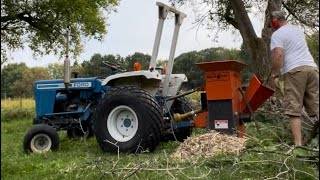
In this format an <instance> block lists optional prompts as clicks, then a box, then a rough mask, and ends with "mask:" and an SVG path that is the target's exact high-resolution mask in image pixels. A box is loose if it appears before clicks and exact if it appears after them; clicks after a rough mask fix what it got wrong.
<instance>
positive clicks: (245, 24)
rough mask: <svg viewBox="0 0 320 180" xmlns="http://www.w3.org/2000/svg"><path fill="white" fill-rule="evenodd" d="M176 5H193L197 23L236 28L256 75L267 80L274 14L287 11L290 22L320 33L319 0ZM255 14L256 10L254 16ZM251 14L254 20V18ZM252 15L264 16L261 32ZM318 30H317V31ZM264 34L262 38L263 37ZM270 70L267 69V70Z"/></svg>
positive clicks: (202, 0) (197, 0) (201, 0)
mask: <svg viewBox="0 0 320 180" xmlns="http://www.w3.org/2000/svg"><path fill="white" fill-rule="evenodd" d="M171 1H172V3H173V5H176V6H179V5H185V6H190V5H191V6H193V9H194V11H195V14H196V19H195V22H196V24H198V25H206V26H207V28H209V29H212V30H216V32H219V31H220V30H230V29H233V30H235V31H236V32H239V33H240V35H241V37H242V40H243V45H244V47H245V48H246V49H247V51H248V54H249V55H250V57H251V60H252V62H251V63H250V64H252V65H253V67H254V70H255V73H256V74H258V75H259V76H260V77H265V76H266V75H268V72H269V71H270V50H269V49H270V48H269V44H270V36H271V29H270V28H269V24H270V23H269V22H270V13H271V12H272V11H275V10H284V11H286V12H287V15H288V16H287V17H288V19H289V20H290V23H297V24H299V25H301V26H302V27H304V28H305V30H306V33H313V32H314V31H318V27H319V18H318V17H319V3H318V1H316V0H308V1H304V0H284V1H282V0H246V1H244V0H191V1H190V0H171ZM253 11H256V14H254V12H253ZM249 15H251V18H250V16H249ZM252 16H260V17H261V20H262V21H263V22H264V23H263V28H262V31H261V33H258V32H256V31H255V29H254V26H253V23H252ZM315 27H317V28H315ZM259 34H260V35H259ZM266 67H267V68H266Z"/></svg>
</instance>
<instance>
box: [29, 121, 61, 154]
mask: <svg viewBox="0 0 320 180" xmlns="http://www.w3.org/2000/svg"><path fill="white" fill-rule="evenodd" d="M59 144H60V138H59V135H58V132H57V131H56V129H54V128H53V127H51V126H49V125H46V124H36V125H34V126H33V127H32V128H31V129H30V130H29V131H28V132H27V134H26V135H25V137H24V140H23V148H24V150H25V151H26V152H27V153H29V152H34V153H42V152H46V151H49V150H52V151H57V150H58V149H59Z"/></svg>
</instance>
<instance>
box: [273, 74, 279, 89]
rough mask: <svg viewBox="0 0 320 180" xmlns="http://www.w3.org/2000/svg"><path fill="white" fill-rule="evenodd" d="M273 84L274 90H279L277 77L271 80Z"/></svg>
mask: <svg viewBox="0 0 320 180" xmlns="http://www.w3.org/2000/svg"><path fill="white" fill-rule="evenodd" d="M273 83H274V87H275V88H276V90H280V84H279V78H278V77H276V78H274V79H273Z"/></svg>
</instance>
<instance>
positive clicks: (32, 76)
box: [11, 67, 50, 98]
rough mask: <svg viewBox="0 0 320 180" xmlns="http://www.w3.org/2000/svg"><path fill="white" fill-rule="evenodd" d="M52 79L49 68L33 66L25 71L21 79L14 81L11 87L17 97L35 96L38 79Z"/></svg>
mask: <svg viewBox="0 0 320 180" xmlns="http://www.w3.org/2000/svg"><path fill="white" fill-rule="evenodd" d="M46 79H50V74H49V71H48V68H45V67H32V68H28V69H25V70H24V71H23V77H22V79H21V80H17V81H14V82H13V83H12V86H11V89H12V91H13V93H14V94H15V97H28V98H30V97H33V95H34V94H33V90H34V87H33V86H34V82H35V81H37V80H46Z"/></svg>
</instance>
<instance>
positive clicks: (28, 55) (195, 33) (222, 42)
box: [10, 0, 259, 67]
mask: <svg viewBox="0 0 320 180" xmlns="http://www.w3.org/2000/svg"><path fill="white" fill-rule="evenodd" d="M156 2H157V1H156V0H134V1H133V0H122V1H120V4H119V6H117V7H116V9H117V12H116V13H111V14H110V15H109V17H108V20H107V23H108V24H109V25H108V26H107V31H108V33H107V35H106V36H105V38H104V40H103V41H101V42H100V41H97V40H89V41H87V42H85V46H84V51H83V52H82V53H81V54H80V56H79V57H78V62H79V63H81V62H83V61H84V60H90V58H91V57H92V55H94V54H95V53H100V54H101V55H107V54H113V55H117V54H119V55H120V56H122V57H126V56H128V55H132V54H134V53H135V52H141V53H146V54H149V55H151V54H152V49H153V43H154V39H155V34H156V29H157V24H158V6H157V5H156ZM161 2H162V3H165V4H167V5H170V3H169V2H168V0H163V1H161ZM179 10H180V11H182V12H184V13H185V14H187V18H185V19H184V21H183V23H182V25H181V27H180V32H179V37H178V42H177V47H176V52H175V56H174V57H177V56H179V55H180V54H182V53H185V52H189V51H194V50H196V51H199V50H203V49H206V48H211V47H225V48H237V49H239V48H240V45H241V43H242V40H241V38H239V34H238V35H237V36H236V35H233V34H232V32H220V34H219V38H218V42H215V41H213V40H212V39H211V38H209V37H208V35H209V34H210V32H209V31H208V30H207V29H206V27H200V28H199V29H196V28H192V27H193V26H194V25H193V24H192V23H193V22H194V16H193V13H192V10H191V8H188V7H187V8H183V9H182V10H181V9H179ZM256 29H259V25H257V27H256ZM173 30H174V19H167V20H166V21H165V24H164V28H163V32H162V38H161V42H160V47H159V53H158V59H168V58H169V52H170V47H171V40H172V36H173ZM258 31H259V30H258ZM12 57H13V60H11V61H10V63H16V62H25V63H26V64H27V66H29V67H35V66H43V67H46V66H47V65H48V64H49V63H63V60H64V58H60V57H59V56H55V55H46V56H42V57H38V58H37V59H34V57H33V56H32V51H31V50H30V49H29V48H28V47H25V48H24V49H23V50H18V51H15V52H12ZM70 60H71V64H73V62H74V59H73V57H72V56H71V57H70Z"/></svg>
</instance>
